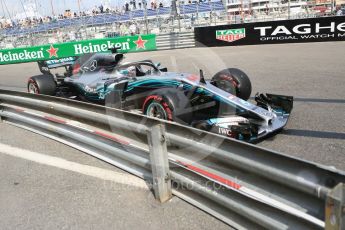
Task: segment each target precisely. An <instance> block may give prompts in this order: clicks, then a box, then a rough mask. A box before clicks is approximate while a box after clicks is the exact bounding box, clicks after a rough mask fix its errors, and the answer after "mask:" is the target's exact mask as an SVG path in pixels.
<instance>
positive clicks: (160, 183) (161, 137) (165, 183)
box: [147, 124, 172, 202]
mask: <svg viewBox="0 0 345 230" xmlns="http://www.w3.org/2000/svg"><path fill="white" fill-rule="evenodd" d="M147 137H148V142H149V149H150V160H151V167H152V177H153V184H152V185H153V191H154V193H155V197H156V199H157V200H159V201H160V202H166V201H168V200H170V198H171V196H172V193H171V180H170V173H169V160H168V151H167V144H166V138H165V130H164V126H163V125H162V124H157V125H154V126H153V127H151V129H150V131H149V132H148V135H147Z"/></svg>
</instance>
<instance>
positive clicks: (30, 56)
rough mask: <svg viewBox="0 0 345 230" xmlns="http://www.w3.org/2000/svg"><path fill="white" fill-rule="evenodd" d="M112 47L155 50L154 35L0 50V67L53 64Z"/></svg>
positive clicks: (135, 50)
mask: <svg viewBox="0 0 345 230" xmlns="http://www.w3.org/2000/svg"><path fill="white" fill-rule="evenodd" d="M114 47H116V48H118V50H119V51H120V52H123V53H127V52H139V51H147V50H155V49H156V35H154V34H143V35H137V36H125V37H116V38H107V39H93V40H86V41H77V42H69V43H64V44H49V45H43V46H33V47H26V48H15V49H7V50H0V65H1V64H12V63H21V62H34V61H38V60H51V63H52V64H54V63H55V62H56V60H61V59H62V58H69V57H75V56H80V55H83V54H87V53H98V52H102V53H103V52H109V49H110V48H114ZM52 59H53V60H52Z"/></svg>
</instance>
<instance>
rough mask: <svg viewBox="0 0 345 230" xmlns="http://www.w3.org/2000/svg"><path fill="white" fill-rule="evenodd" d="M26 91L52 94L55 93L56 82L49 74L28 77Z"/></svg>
mask: <svg viewBox="0 0 345 230" xmlns="http://www.w3.org/2000/svg"><path fill="white" fill-rule="evenodd" d="M28 92H29V93H34V94H45V95H50V96H54V95H55V93H56V82H55V80H54V77H53V76H52V75H49V74H43V75H36V76H32V77H30V78H29V80H28Z"/></svg>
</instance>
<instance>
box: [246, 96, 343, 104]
mask: <svg viewBox="0 0 345 230" xmlns="http://www.w3.org/2000/svg"><path fill="white" fill-rule="evenodd" d="M250 99H251V100H253V101H254V100H255V98H254V97H250ZM293 100H294V102H297V101H298V102H315V103H339V104H341V103H345V99H321V98H299V97H295V98H294V99H293Z"/></svg>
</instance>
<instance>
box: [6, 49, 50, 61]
mask: <svg viewBox="0 0 345 230" xmlns="http://www.w3.org/2000/svg"><path fill="white" fill-rule="evenodd" d="M41 58H44V54H43V49H40V50H37V51H28V50H26V49H23V50H21V51H20V52H11V51H7V52H0V62H13V61H25V60H37V59H41Z"/></svg>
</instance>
